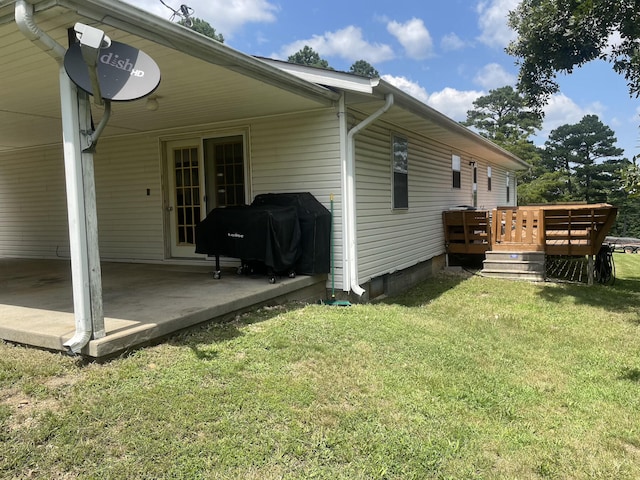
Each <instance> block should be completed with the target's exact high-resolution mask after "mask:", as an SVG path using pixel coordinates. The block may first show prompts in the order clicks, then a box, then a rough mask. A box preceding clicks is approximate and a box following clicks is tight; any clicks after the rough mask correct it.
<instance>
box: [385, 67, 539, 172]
mask: <svg viewBox="0 0 640 480" xmlns="http://www.w3.org/2000/svg"><path fill="white" fill-rule="evenodd" d="M375 91H376V93H379V94H381V95H382V96H384V95H386V94H387V93H393V96H394V98H395V104H396V105H399V106H402V107H403V108H405V109H406V110H408V111H411V112H413V113H415V114H417V115H420V116H423V117H427V118H429V119H430V120H432V121H434V122H435V123H437V124H439V125H442V126H443V127H445V128H447V129H449V130H452V131H454V132H456V133H457V134H459V135H461V136H463V137H465V138H468V139H470V140H473V141H474V142H477V143H480V144H482V145H483V146H484V147H485V148H487V149H489V150H491V151H493V152H495V153H496V154H498V155H500V156H502V157H507V158H508V159H509V160H511V161H512V162H513V163H514V164H515V167H516V168H517V169H518V170H526V169H528V168H529V167H530V166H529V164H528V163H527V162H525V161H524V160H522V159H521V158H520V157H518V156H516V155H514V154H513V153H511V152H509V151H508V150H505V149H504V148H502V147H500V146H499V145H496V144H495V143H493V142H492V141H490V140H488V139H487V138H485V137H483V136H482V135H479V134H477V133H476V132H474V131H473V130H470V129H469V128H467V127H465V126H464V125H461V124H460V123H459V122H456V121H455V120H453V119H452V118H449V117H447V116H446V115H445V114H443V113H441V112H439V111H438V110H436V109H435V108H433V107H430V106H429V105H427V104H425V103H422V102H421V101H420V100H418V99H417V98H415V97H412V96H411V95H409V94H408V93H406V92H404V91H402V90H400V89H399V88H398V87H396V86H394V85H392V84H390V83H389V82H386V81H384V80H380V83H379V84H378V86H377V87H376V88H375Z"/></svg>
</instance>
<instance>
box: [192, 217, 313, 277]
mask: <svg viewBox="0 0 640 480" xmlns="http://www.w3.org/2000/svg"><path fill="white" fill-rule="evenodd" d="M196 253H204V254H207V255H217V256H219V255H223V256H227V257H233V258H239V259H242V260H243V261H245V262H261V263H264V265H266V266H267V267H268V268H270V269H272V270H273V271H274V272H278V273H280V272H289V271H293V270H294V268H295V265H296V262H297V261H298V258H299V256H300V225H299V222H298V215H297V210H296V208H295V207H292V206H288V207H287V206H277V205H264V206H257V205H251V206H237V207H225V208H215V209H213V210H211V212H209V214H208V215H207V218H205V219H204V220H203V221H202V222H200V223H199V224H198V225H197V226H196Z"/></svg>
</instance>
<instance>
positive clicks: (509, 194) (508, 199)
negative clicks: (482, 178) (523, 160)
mask: <svg viewBox="0 0 640 480" xmlns="http://www.w3.org/2000/svg"><path fill="white" fill-rule="evenodd" d="M510 186H511V179H510V178H509V172H507V203H509V202H510V201H511V192H510V188H509V187H510Z"/></svg>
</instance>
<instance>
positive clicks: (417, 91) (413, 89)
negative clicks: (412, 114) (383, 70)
mask: <svg viewBox="0 0 640 480" xmlns="http://www.w3.org/2000/svg"><path fill="white" fill-rule="evenodd" d="M382 79H383V80H385V81H386V82H389V83H390V84H391V85H393V86H395V87H398V88H399V89H400V90H402V91H403V92H406V93H408V94H409V95H411V96H412V97H415V98H417V99H418V100H420V101H421V102H424V103H427V102H428V101H429V94H428V93H427V91H426V90H425V89H424V87H421V86H420V84H418V83H416V82H413V81H411V80H409V79H408V78H406V77H394V76H393V75H382Z"/></svg>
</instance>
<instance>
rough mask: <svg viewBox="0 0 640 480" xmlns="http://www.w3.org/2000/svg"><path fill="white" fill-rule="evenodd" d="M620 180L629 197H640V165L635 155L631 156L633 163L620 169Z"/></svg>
mask: <svg viewBox="0 0 640 480" xmlns="http://www.w3.org/2000/svg"><path fill="white" fill-rule="evenodd" d="M621 174H622V181H623V185H624V189H625V191H626V192H627V194H628V195H629V197H631V198H640V166H639V165H638V163H637V157H634V158H633V163H630V164H629V166H628V167H627V168H625V169H623V170H622V172H621Z"/></svg>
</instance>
